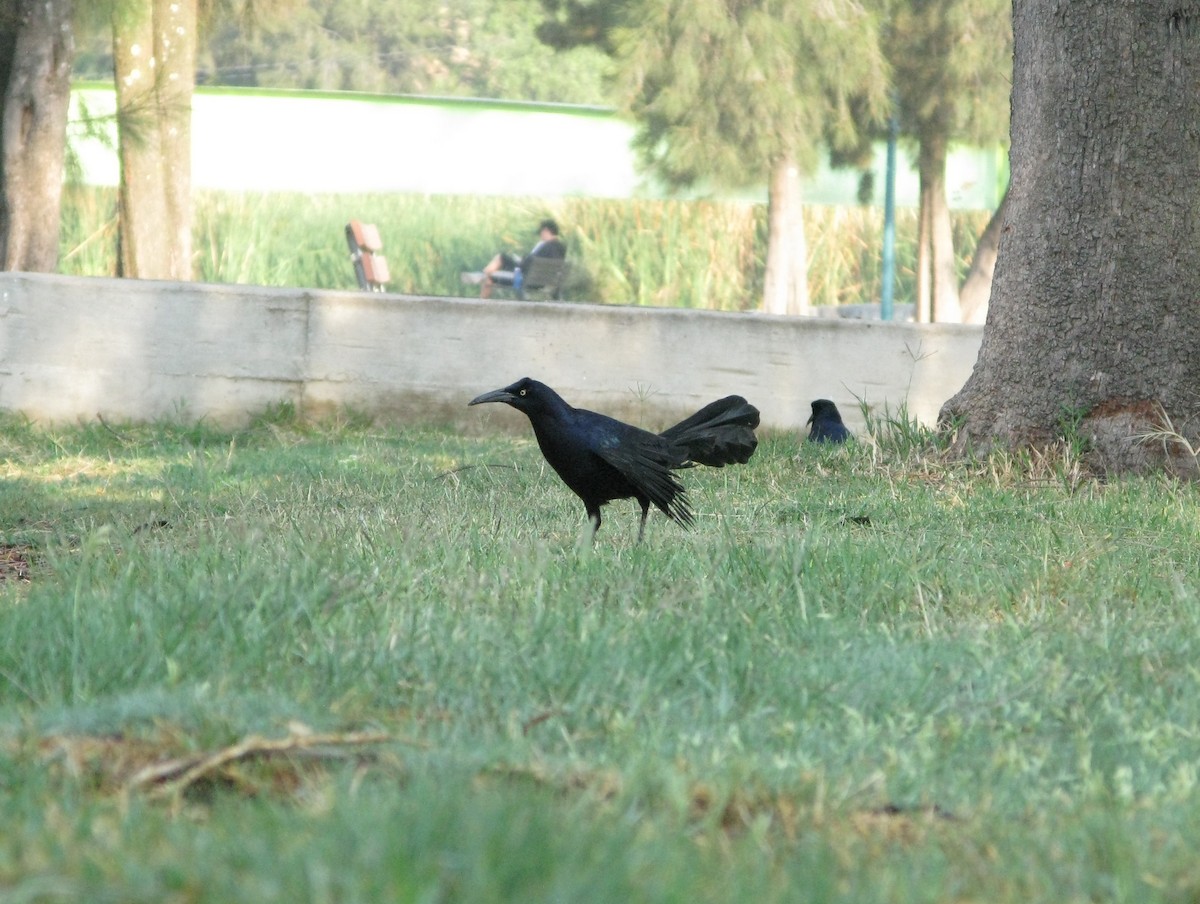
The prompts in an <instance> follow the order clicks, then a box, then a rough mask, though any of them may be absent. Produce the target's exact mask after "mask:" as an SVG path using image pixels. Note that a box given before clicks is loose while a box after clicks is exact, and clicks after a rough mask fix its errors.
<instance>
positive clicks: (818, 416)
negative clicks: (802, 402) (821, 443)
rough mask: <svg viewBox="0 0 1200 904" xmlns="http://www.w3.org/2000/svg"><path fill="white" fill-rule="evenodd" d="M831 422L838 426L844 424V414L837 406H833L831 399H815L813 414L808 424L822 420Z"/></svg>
mask: <svg viewBox="0 0 1200 904" xmlns="http://www.w3.org/2000/svg"><path fill="white" fill-rule="evenodd" d="M826 419H828V420H831V421H834V422H836V423H838V424H840V423H841V422H842V414H841V412H840V411H838V409H837V405H835V404H833V402H831V401H830V400H829V399H813V403H812V414H811V415H809V418H808V420H807V421H805V423H806V424H811V423H813V422H815V421H820V420H826Z"/></svg>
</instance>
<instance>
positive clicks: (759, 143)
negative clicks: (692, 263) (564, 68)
mask: <svg viewBox="0 0 1200 904" xmlns="http://www.w3.org/2000/svg"><path fill="white" fill-rule="evenodd" d="M638 9H639V13H640V15H639V20H638V21H637V23H636V25H632V24H631V25H626V26H625V27H623V28H621V29H618V30H617V32H616V34H615V36H614V44H615V46H616V49H617V53H618V58H619V61H620V67H619V68H620V71H621V74H622V76H621V77H622V96H623V101H624V106H625V107H626V108H627V109H628V110H629V112H630V113H631V114H632V116H633V117H634V118H635V119H636V120H637V122H638V124H639V135H638V138H637V146H638V149H639V151H640V153H641V154H642V156H643V158H644V160H645V162H647V163H648V164H649V165H650V166H651V167H652V168H653V170H654V171H655V172H656V173H657V175H659V176H660V177H661V178H662V179H663V180H664V181H665V182H666V183H667V184H668V185H671V186H675V187H684V186H691V185H695V184H697V183H701V182H710V183H712V184H714V185H721V186H727V187H737V186H744V185H750V184H762V182H763V181H764V180H765V179H766V177H767V175H768V173H769V171H770V168H771V166H772V165H773V164H774V163H775V162H776V161H779V160H784V159H789V160H791V161H793V162H794V163H795V164H796V165H797V166H799V167H800V169H801V170H803V171H811V170H812V169H813V168H815V166H816V165H817V162H818V160H819V157H818V155H819V152H820V150H821V148H822V146H823V142H824V141H825V140H826V139H829V138H832V140H833V141H834V142H835V143H847V144H849V143H853V142H855V141H856V139H857V126H856V122H855V117H854V116H853V115H852V107H853V104H854V103H855V101H861V100H862V99H863V98H866V99H867V101H868V103H867V110H868V111H869V112H871V113H873V114H875V115H878V114H880V113H881V112H882V110H883V100H884V97H885V88H886V78H887V73H886V66H885V64H884V60H883V56H882V53H881V50H880V40H879V38H880V35H879V20H878V17H877V16H875V15H873V14H872V13H871V12H870V11H869V10H868V9H867V8H866V7H865V6H863V5H862V4H860V3H857V2H851V0H817V2H808V3H795V2H791V0H644V2H642V3H640V4H638Z"/></svg>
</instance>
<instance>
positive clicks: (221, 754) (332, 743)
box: [126, 731, 425, 797]
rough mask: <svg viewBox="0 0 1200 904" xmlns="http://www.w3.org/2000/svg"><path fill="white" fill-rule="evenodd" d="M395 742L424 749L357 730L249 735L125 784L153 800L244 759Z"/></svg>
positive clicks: (328, 753) (331, 752)
mask: <svg viewBox="0 0 1200 904" xmlns="http://www.w3.org/2000/svg"><path fill="white" fill-rule="evenodd" d="M389 742H399V743H404V744H410V745H413V746H425V745H423V744H421V742H419V741H415V740H410V739H406V738H398V737H395V736H394V735H390V734H387V733H386V732H375V731H360V732H350V733H347V734H304V733H292V734H290V735H288V736H287V737H286V738H278V739H270V738H263V737H260V736H259V735H251V736H250V737H248V738H245V739H244V740H242V741H239V742H238V743H237V744H233V745H231V746H229V747H224V748H222V749H220V750H217V751H212V752H208V753H200V754H195V755H193V756H186V757H177V758H175V759H171V760H167V761H165V762H161V763H154V764H152V765H149V766H145V767H143V768H141V769H139V770H138V771H137V772H135V773H134V774H133V776H132V777H131V778H130V779H129V781H128V782H127V784H126V789H127V790H128V791H146V792H148V793H149V794H150V795H151V796H153V797H173V796H175V795H178V794H179V793H181V792H182V791H185V790H187V789H188V788H189V787H190V786H192V785H194V784H195V783H197V782H199V781H202V780H204V779H206V778H210V777H212V776H213V775H215V774H216V773H218V772H220V770H222V769H224V768H225V767H227V766H229V765H231V764H233V763H237V762H242V761H245V760H250V759H256V758H268V757H272V756H277V755H279V754H288V753H299V752H303V753H305V754H306V755H308V756H319V757H328V758H332V757H339V756H345V755H346V749H347V748H356V747H365V746H371V745H374V744H386V743H389Z"/></svg>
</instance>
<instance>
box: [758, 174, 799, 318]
mask: <svg viewBox="0 0 1200 904" xmlns="http://www.w3.org/2000/svg"><path fill="white" fill-rule="evenodd" d="M767 208H768V212H767V230H768V235H767V266H766V279H765V285H764V287H763V310H765V311H766V312H767V313H768V314H807V313H809V304H808V244H807V242H806V240H805V235H804V205H803V196H802V194H801V191H800V171H799V169H797V167H796V164H795V162H794V161H792V160H789V159H784V160H781V161H779V162H778V163H776V164H775V166H774V168H773V169H772V171H771V185H770V190H769V192H768V199H767Z"/></svg>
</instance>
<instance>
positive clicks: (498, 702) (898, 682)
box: [0, 411, 1200, 904]
mask: <svg viewBox="0 0 1200 904" xmlns="http://www.w3.org/2000/svg"><path fill="white" fill-rule="evenodd" d="M876 427H877V432H878V437H877V440H876V441H868V442H859V443H857V444H855V445H854V447H852V448H845V449H823V448H814V447H808V446H805V445H803V444H799V443H797V442H796V439H795V437H790V436H768V437H765V438H764V441H763V443H762V445H761V446H760V448H759V451H758V453H757V454H756V455H755V457H754V459H753V460H752V461H751V462H750V464H748V465H746V466H742V467H735V468H728V469H724V470H720V471H714V470H707V469H697V470H695V471H691V472H687V473H685V474H684V475H683V479H684V482H685V483H686V484H687V486H688V488H689V492H690V499H691V502H692V504H693V507H694V508H695V510H696V512H697V526H696V528H695V529H694V530H691V531H684V530H681V529H680V528H679V527H677V526H676V525H675V524H673V523H670V522H668V521H667V520H666V519H665V518H663V517H662V516H661V515H657V514H656V515H655V516H654V517H652V519H651V521H650V523H649V525H648V526H647V532H646V537H647V539H646V542H645V543H644V544H642V545H641V546H638V545H635V544H634V542H633V540H634V538H635V537H636V533H637V508H636V505H634V504H633V503H631V502H625V503H616V504H614V505H612V506H610V507H609V508H608V509H606V517H605V522H604V527H603V528H602V530H601V532H600V534H599V536H598V538H597V540H596V543H595V544H594V546H591V547H589V546H588V545H587V544H586V533H585V528H586V520H585V518H584V513H583V507H582V505H581V504H580V503H579V501H578V500H577V499H576V498H575V497H574V496H573V495H572V494H571V493H570V492H569V491H568V490H566V488H565V487H563V486H562V485H561V484H560V483H559V481H558V479H557V478H556V477H555V475H554V474H553V473H552V472H550V471H549V469H548V468H547V467H546V466H545V465H544V463H543V461H542V459H541V456H540V454H539V453H538V451H537V448H536V445H535V444H534V443H533V441H532V438H531V437H529V436H516V437H487V438H473V437H465V436H460V435H456V434H452V433H445V432H438V431H435V430H432V429H408V430H403V431H401V430H393V429H386V428H382V427H374V426H371V425H369V424H366V423H360V422H350V423H345V424H340V425H326V426H320V427H315V426H305V425H302V424H298V423H295V422H294V421H293V420H291V419H290V418H289V417H288V416H287V412H286V411H281V412H276V413H275V415H274V416H271V417H266V418H264V419H262V420H260V421H259V422H257V423H256V424H254V425H253V426H252V427H250V428H248V429H246V430H243V431H239V432H236V433H221V432H217V431H215V430H212V429H208V428H205V427H203V426H198V427H197V426H190V427H172V426H170V425H157V426H153V427H134V426H121V425H114V426H105V425H103V424H95V425H90V426H86V427H75V428H70V429H59V430H41V429H34V428H31V427H29V426H28V425H26V424H25V423H23V422H21V421H18V420H14V419H11V418H8V419H5V420H0V516H2V520H0V794H2V801H0V807H2V811H3V813H4V814H5V820H4V831H3V832H2V833H0V900H3V901H20V902H41V901H72V902H74V901H88V902H143V901H144V902H234V901H246V902H267V901H286V902H299V901H314V902H315V901H336V902H360V901H361V902H380V901H405V902H407V901H412V902H458V901H461V902H491V901H496V902H500V901H519V902H541V901H545V902H550V901H553V902H566V901H578V902H588V904H595V902H642V901H647V902H743V901H753V902H756V904H759V902H775V901H778V902H792V901H805V902H809V901H814V902H820V901H845V902H872V901H881V902H882V901H887V902H908V901H930V902H934V901H937V902H949V901H955V902H958V901H979V902H984V901H986V902H1023V904H1024V902H1054V904H1061V902H1074V901H1138V902H1139V904H1141V902H1156V901H1166V902H1186V901H1195V900H1197V899H1198V898H1200V859H1198V858H1197V856H1196V850H1197V849H1198V848H1200V786H1198V779H1200V672H1198V668H1200V666H1198V663H1200V547H1198V544H1197V540H1198V538H1200V505H1198V502H1200V500H1198V498H1197V490H1196V488H1195V487H1194V486H1191V485H1187V484H1180V483H1176V482H1174V481H1172V480H1169V479H1166V478H1163V477H1146V478H1137V479H1121V480H1110V481H1107V482H1101V481H1097V480H1091V479H1084V478H1081V477H1080V475H1079V473H1078V468H1077V466H1076V464H1075V462H1074V460H1073V458H1072V456H1071V454H1070V453H1067V452H1064V453H1063V454H1062V455H1060V456H1058V457H1053V456H1052V457H1048V458H1042V459H1036V460H1032V461H1029V460H1016V459H1012V458H1003V457H994V458H991V459H988V460H986V461H981V462H973V463H969V464H962V463H958V464H956V463H952V462H949V461H946V460H945V459H944V457H943V456H942V454H941V453H940V452H939V451H938V450H937V448H936V446H935V445H934V444H931V443H930V442H929V440H928V438H927V437H923V436H921V435H920V433H919V431H914V430H912V429H911V428H910V427H907V426H903V425H902V426H901V429H888V425H887V424H882V425H880V424H877V425H876Z"/></svg>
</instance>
